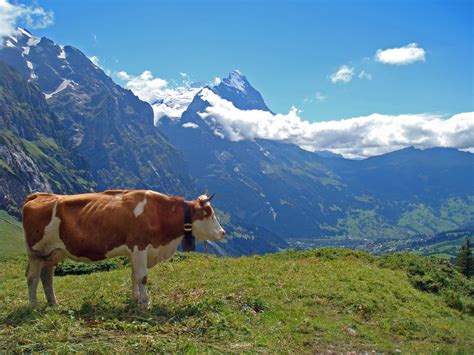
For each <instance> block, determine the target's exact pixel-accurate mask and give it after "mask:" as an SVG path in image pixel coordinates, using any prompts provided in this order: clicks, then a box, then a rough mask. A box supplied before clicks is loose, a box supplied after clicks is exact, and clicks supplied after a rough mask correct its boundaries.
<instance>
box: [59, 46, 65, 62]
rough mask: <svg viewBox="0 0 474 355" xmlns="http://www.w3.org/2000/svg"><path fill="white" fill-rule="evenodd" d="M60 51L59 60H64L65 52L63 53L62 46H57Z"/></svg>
mask: <svg viewBox="0 0 474 355" xmlns="http://www.w3.org/2000/svg"><path fill="white" fill-rule="evenodd" d="M59 48H60V51H59V54H58V58H59V59H66V52H65V51H64V46H59Z"/></svg>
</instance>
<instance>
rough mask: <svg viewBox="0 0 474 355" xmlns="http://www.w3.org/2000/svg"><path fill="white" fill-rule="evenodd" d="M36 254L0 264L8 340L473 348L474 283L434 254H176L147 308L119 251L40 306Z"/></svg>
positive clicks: (158, 269) (24, 346)
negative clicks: (31, 287) (137, 298)
mask: <svg viewBox="0 0 474 355" xmlns="http://www.w3.org/2000/svg"><path fill="white" fill-rule="evenodd" d="M25 263H26V259H25V258H24V257H16V258H13V259H9V260H5V261H2V262H1V263H0V305H1V307H0V351H14V350H16V351H112V350H114V351H168V352H169V351H186V352H187V351H189V352H194V351H225V352H243V351H252V352H254V351H263V352H292V353H296V352H305V353H309V352H322V351H335V350H337V351H373V350H375V351H384V352H394V351H398V350H400V351H410V352H414V351H417V352H418V351H422V352H434V351H448V352H457V351H460V352H470V351H472V349H474V317H473V314H474V312H473V308H474V306H473V303H472V295H473V293H474V286H473V283H472V281H469V280H467V279H466V278H465V277H463V276H461V275H460V274H459V273H458V272H457V271H455V270H454V269H453V268H452V266H450V265H449V264H448V263H446V262H444V261H442V260H439V259H435V258H427V257H421V256H410V255H408V254H396V255H388V256H384V257H373V256H370V255H369V254H366V253H361V252H353V251H349V250H344V249H321V250H315V251H307V252H281V253H277V254H267V255H264V256H253V257H240V258H217V257H214V256H210V255H203V254H193V253H191V254H177V255H176V256H175V257H174V258H173V259H172V260H171V261H168V262H165V263H162V264H159V265H157V266H155V267H154V268H153V269H151V271H150V274H149V277H148V283H149V290H150V293H151V300H152V303H151V306H150V307H149V308H148V309H141V308H139V307H138V306H136V305H135V304H134V303H133V302H131V301H130V269H129V267H128V266H127V265H124V264H123V262H118V263H117V266H116V268H115V269H113V270H110V271H106V272H93V273H90V274H83V275H65V276H57V277H55V288H56V294H57V296H58V300H59V302H60V304H59V305H57V306H55V307H52V308H51V307H47V306H46V303H45V300H44V296H43V294H42V289H41V286H40V288H39V290H38V291H39V306H38V308H37V309H36V310H31V309H29V308H28V306H27V297H26V282H25V278H24V269H25ZM107 269H110V268H107ZM62 270H63V273H64V274H67V272H64V269H63V268H62ZM65 270H67V268H65Z"/></svg>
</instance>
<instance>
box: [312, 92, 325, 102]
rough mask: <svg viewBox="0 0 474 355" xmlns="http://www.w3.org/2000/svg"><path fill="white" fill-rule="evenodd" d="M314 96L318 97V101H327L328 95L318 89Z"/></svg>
mask: <svg viewBox="0 0 474 355" xmlns="http://www.w3.org/2000/svg"><path fill="white" fill-rule="evenodd" d="M314 97H315V98H316V101H319V102H322V101H326V99H327V98H328V97H327V96H326V95H323V94H322V93H321V92H319V91H316V93H315V94H314Z"/></svg>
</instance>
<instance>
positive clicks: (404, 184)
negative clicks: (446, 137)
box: [158, 72, 474, 242]
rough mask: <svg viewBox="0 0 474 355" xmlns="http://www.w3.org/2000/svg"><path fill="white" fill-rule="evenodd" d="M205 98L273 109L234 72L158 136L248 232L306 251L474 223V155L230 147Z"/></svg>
mask: <svg viewBox="0 0 474 355" xmlns="http://www.w3.org/2000/svg"><path fill="white" fill-rule="evenodd" d="M204 90H210V91H212V92H213V93H214V94H216V95H218V96H220V97H221V98H225V100H227V101H230V102H232V103H233V105H234V106H235V107H238V108H240V109H242V110H250V109H252V110H253V109H260V110H268V108H267V107H266V105H265V103H264V101H263V99H261V95H260V94H258V95H256V94H255V92H257V91H256V90H255V89H253V88H252V87H251V86H250V84H249V82H248V80H247V79H246V78H245V77H244V76H243V75H242V74H241V73H238V72H232V73H231V74H230V75H229V77H228V78H226V79H224V80H222V82H221V83H220V84H219V85H217V86H214V87H207V88H204V89H203V90H202V91H201V92H200V93H198V94H197V95H196V97H195V98H194V100H193V101H192V103H191V104H190V105H189V107H188V108H187V110H186V111H185V112H184V114H183V115H182V117H181V120H171V119H166V118H162V119H161V120H160V121H159V125H158V127H159V128H160V129H161V130H162V131H163V132H165V134H166V136H167V137H168V138H169V140H170V141H171V142H172V143H173V144H174V145H175V146H176V147H178V148H179V149H180V151H181V152H182V153H183V155H184V158H185V160H186V161H187V163H188V166H189V168H190V172H191V174H192V176H193V177H195V178H196V183H197V185H198V187H201V188H210V189H212V190H213V191H214V190H215V191H217V193H218V195H219V196H220V199H219V201H216V204H217V206H218V207H220V208H221V209H222V210H224V211H227V212H229V213H231V214H232V215H235V216H238V217H239V218H241V219H242V220H245V221H247V222H248V223H251V224H256V225H260V226H263V227H264V228H267V229H269V230H270V231H272V232H274V233H276V234H279V235H281V236H285V238H286V239H287V240H293V239H296V240H305V242H307V240H311V239H315V238H316V239H318V238H332V239H338V238H342V239H348V238H349V239H364V238H368V239H373V238H403V237H407V236H410V235H415V234H416V233H425V232H439V231H442V230H445V228H446V229H449V228H456V227H460V226H462V225H464V224H466V223H469V222H470V221H473V220H474V184H472V181H474V155H473V154H470V153H465V152H460V151H457V150H455V149H443V148H436V149H427V150H424V151H423V150H417V149H414V148H408V149H404V150H401V151H398V152H393V153H390V154H385V155H382V156H378V157H373V158H369V159H365V160H359V161H355V160H348V159H343V158H342V157H341V156H338V155H336V154H331V153H329V154H328V152H320V153H318V152H316V153H312V152H308V151H305V150H303V149H301V148H299V147H297V146H295V145H292V144H286V143H284V142H277V141H270V140H263V139H256V140H240V141H231V140H229V139H227V138H226V137H225V136H224V135H223V134H222V132H224V131H225V128H224V127H222V126H220V124H219V120H218V118H217V117H215V116H213V115H212V114H211V115H209V114H206V115H202V113H203V112H211V113H212V112H214V111H215V110H214V111H213V110H207V109H208V108H209V107H211V108H212V105H213V104H212V103H211V102H209V101H208V100H206V97H208V96H209V95H205V93H204ZM249 93H251V94H250V95H249ZM247 97H249V100H248V102H246V98H247ZM222 196H224V197H225V198H222ZM456 206H458V207H456ZM461 206H462V207H461Z"/></svg>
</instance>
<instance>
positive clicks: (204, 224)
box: [23, 190, 225, 307]
mask: <svg viewBox="0 0 474 355" xmlns="http://www.w3.org/2000/svg"><path fill="white" fill-rule="evenodd" d="M213 197H214V195H212V196H210V197H208V196H207V194H204V195H201V196H199V197H198V198H197V199H195V200H193V201H186V200H184V199H183V198H180V197H170V196H167V195H164V194H161V193H158V192H155V191H151V190H107V191H104V192H101V193H86V194H79V195H57V194H49V193H34V194H31V195H29V196H28V197H27V198H26V201H25V204H24V207H23V228H24V234H25V242H26V249H27V253H28V267H27V269H26V279H27V284H28V298H29V303H30V306H32V307H35V305H36V290H37V288H38V282H39V279H40V278H41V282H42V284H43V289H44V292H45V296H46V300H47V302H48V304H49V305H54V304H56V302H57V301H56V297H55V295H54V290H53V274H54V268H55V266H56V265H57V264H58V263H59V262H61V261H62V260H64V259H66V258H70V259H73V260H76V261H82V262H95V261H99V260H104V259H107V258H113V257H116V256H126V257H128V258H130V260H131V266H132V297H133V299H136V300H137V301H139V303H140V304H142V305H148V304H149V296H148V291H147V287H146V283H147V273H148V270H147V269H148V268H151V267H152V266H154V265H155V264H156V263H158V262H159V261H163V260H166V259H169V258H170V257H171V256H173V254H174V253H175V252H176V250H177V247H178V245H179V244H180V242H181V241H182V239H183V236H184V235H185V234H186V236H187V237H188V236H190V235H193V237H195V238H196V240H197V241H206V240H213V241H215V240H221V239H223V238H224V235H225V231H224V229H223V228H222V227H221V225H220V224H219V221H218V219H217V217H216V214H215V212H214V209H213V208H212V206H211V204H210V201H211V199H212V198H213ZM186 219H187V220H186ZM185 224H186V225H185Z"/></svg>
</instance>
